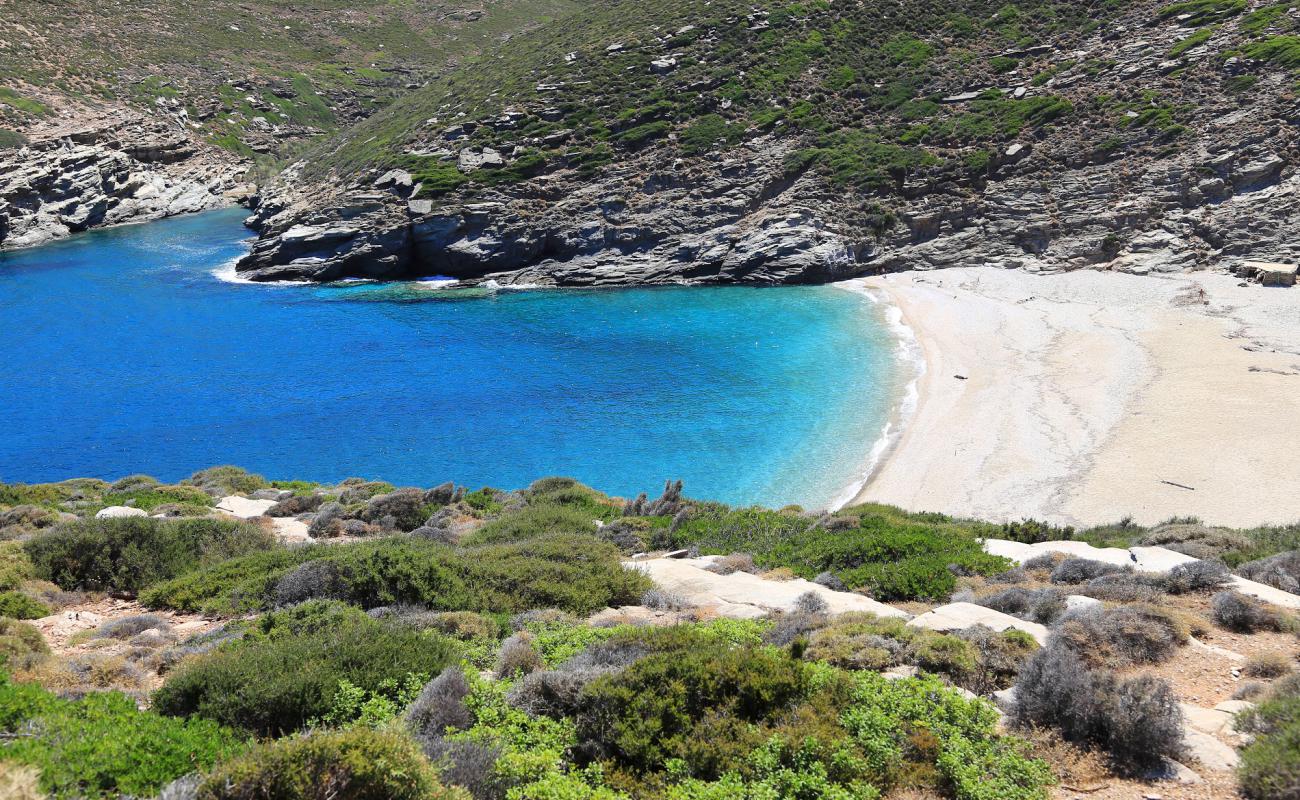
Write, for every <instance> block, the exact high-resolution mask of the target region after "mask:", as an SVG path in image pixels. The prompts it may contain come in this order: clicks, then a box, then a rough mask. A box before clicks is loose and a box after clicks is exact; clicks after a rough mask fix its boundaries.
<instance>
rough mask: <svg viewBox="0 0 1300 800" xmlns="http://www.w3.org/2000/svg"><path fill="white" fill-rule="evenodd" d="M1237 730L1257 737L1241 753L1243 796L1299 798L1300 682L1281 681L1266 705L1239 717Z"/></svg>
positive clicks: (1280, 799)
mask: <svg viewBox="0 0 1300 800" xmlns="http://www.w3.org/2000/svg"><path fill="white" fill-rule="evenodd" d="M1237 730H1239V731H1242V732H1243V733H1247V734H1250V735H1251V736H1253V737H1254V739H1253V741H1252V742H1251V744H1249V745H1248V746H1247V747H1246V748H1245V749H1243V750H1242V751H1241V766H1240V767H1239V768H1238V771H1237V779H1238V783H1239V785H1240V791H1241V794H1242V795H1243V796H1245V797H1247V798H1249V800H1297V798H1300V680H1296V679H1295V678H1294V677H1293V678H1288V679H1285V680H1283V681H1280V682H1279V683H1278V685H1276V686H1275V687H1274V690H1273V692H1272V694H1271V695H1270V696H1269V697H1268V698H1267V699H1266V700H1265V701H1264V702H1262V703H1260V704H1259V705H1258V706H1256V707H1255V708H1252V709H1249V710H1247V711H1244V712H1242V713H1241V714H1239V715H1238V716H1237Z"/></svg>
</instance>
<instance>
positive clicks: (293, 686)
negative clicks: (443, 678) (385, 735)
mask: <svg viewBox="0 0 1300 800" xmlns="http://www.w3.org/2000/svg"><path fill="white" fill-rule="evenodd" d="M336 609H337V606H336V605H335V604H316V605H315V606H314V607H313V608H309V609H307V610H306V611H304V612H295V613H296V614H297V616H293V615H292V614H291V615H290V616H289V617H286V616H284V615H281V616H279V617H276V616H271V615H269V616H270V619H269V620H267V619H264V620H262V621H261V622H260V624H259V626H255V627H254V633H255V634H256V635H253V636H250V637H247V638H246V639H244V640H240V641H234V642H230V643H228V644H225V645H223V646H221V647H220V648H219V649H217V650H215V651H213V652H211V653H207V654H204V655H200V656H196V657H194V658H192V659H190V660H188V661H185V662H183V663H182V664H181V665H180V666H179V667H178V668H177V669H176V670H175V671H173V672H172V673H170V674H169V675H168V677H167V681H166V683H164V684H163V686H162V688H160V689H159V690H158V691H157V692H156V693H155V694H154V707H155V708H156V709H158V711H160V712H162V713H164V714H171V715H176V716H183V715H190V714H197V715H199V716H202V717H206V718H208V719H212V720H216V721H218V722H221V723H222V724H225V725H230V726H232V727H235V728H241V729H244V730H248V731H253V732H255V733H258V734H259V735H263V736H267V735H282V734H285V733H290V732H292V731H295V730H298V729H300V728H302V727H303V726H304V725H306V724H307V722H308V721H309V720H311V719H313V718H319V717H324V716H325V715H327V714H328V713H329V712H330V710H331V709H332V708H333V706H334V699H335V695H336V694H337V692H338V691H339V687H340V685H341V684H342V683H343V682H344V681H346V682H347V683H348V684H350V685H351V686H353V687H356V688H358V689H360V690H361V691H363V692H372V693H373V692H381V693H382V692H389V693H391V694H392V695H393V698H392V699H395V698H396V695H397V693H398V692H399V691H400V689H401V686H400V682H401V681H403V680H405V679H406V678H407V677H408V676H409V675H412V674H416V675H434V674H437V673H438V672H440V671H441V670H442V668H443V667H445V666H446V665H447V664H448V663H450V662H451V661H452V659H453V658H454V655H455V650H454V648H453V646H452V644H451V643H450V642H449V641H448V640H446V639H444V638H443V637H440V636H436V635H432V634H429V633H421V632H418V631H414V630H412V629H410V628H406V627H403V626H398V625H391V624H386V623H383V622H379V621H376V620H373V619H370V618H369V617H366V616H365V615H364V614H361V613H360V612H356V611H355V610H352V611H351V612H349V611H345V610H336ZM326 621H328V624H325V622H326Z"/></svg>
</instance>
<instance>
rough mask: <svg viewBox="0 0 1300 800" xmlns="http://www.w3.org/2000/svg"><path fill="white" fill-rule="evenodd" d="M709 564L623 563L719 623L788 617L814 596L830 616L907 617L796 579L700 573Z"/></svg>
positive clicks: (670, 560) (707, 561)
mask: <svg viewBox="0 0 1300 800" xmlns="http://www.w3.org/2000/svg"><path fill="white" fill-rule="evenodd" d="M710 563H712V559H707V558H705V559H678V558H651V559H645V560H643V561H632V562H624V565H625V566H627V567H628V568H629V569H635V570H640V571H641V572H644V573H645V574H646V575H647V576H649V578H650V579H651V580H653V581H654V582H655V585H657V586H658V587H659V588H661V589H663V590H664V591H667V592H671V593H673V594H676V595H680V596H681V597H682V598H684V599H685V600H687V601H688V602H690V603H693V604H695V605H696V606H700V607H712V608H714V610H716V611H717V613H718V614H719V615H721V616H724V617H733V618H737V619H752V618H755V617H761V616H764V615H765V614H767V613H769V612H772V611H791V610H793V609H794V606H795V601H796V600H798V599H799V596H800V595H802V594H805V593H807V592H813V593H814V594H816V595H818V596H819V597H821V598H822V599H823V600H825V601H826V605H827V607H828V608H829V609H830V613H832V614H843V613H845V612H846V611H867V612H870V613H872V614H876V615H878V616H882V617H906V616H908V615H907V612H905V611H900V610H899V609H897V608H894V607H893V606H887V605H885V604H884V603H880V602H877V601H875V600H872V599H871V598H870V597H865V596H863V595H860V594H854V593H852V592H837V591H834V590H832V589H827V588H826V587H825V586H821V585H820V584H816V583H813V582H812V581H806V580H803V579H802V578H796V579H794V580H789V581H770V580H764V579H763V578H760V577H758V576H757V575H751V574H749V573H748V572H733V573H732V574H730V575H718V574H716V573H713V572H709V571H708V570H706V569H704V567H705V566H708V564H710Z"/></svg>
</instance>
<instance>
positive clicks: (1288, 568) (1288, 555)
mask: <svg viewBox="0 0 1300 800" xmlns="http://www.w3.org/2000/svg"><path fill="white" fill-rule="evenodd" d="M1237 574H1238V575H1240V576H1241V577H1243V578H1245V579H1247V580H1252V581H1257V582H1259V583H1263V584H1267V585H1269V586H1272V587H1274V588H1275V589H1281V590H1282V591H1284V592H1291V593H1292V594H1300V550H1289V551H1287V552H1285V553H1278V554H1277V555H1272V556H1269V557H1267V558H1260V559H1256V560H1254V561H1247V562H1246V563H1245V564H1242V565H1240V566H1238V567H1237Z"/></svg>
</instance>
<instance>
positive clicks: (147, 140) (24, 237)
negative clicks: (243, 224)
mask: <svg viewBox="0 0 1300 800" xmlns="http://www.w3.org/2000/svg"><path fill="white" fill-rule="evenodd" d="M26 138H27V141H26V143H25V144H23V146H21V147H18V148H10V149H3V148H0V247H5V248H10V247H27V246H31V245H38V244H43V243H45V242H48V241H51V240H54V239H58V238H60V237H64V236H68V235H69V234H73V233H79V232H81V231H85V230H89V229H91V228H96V227H102V226H106V225H114V224H119V223H125V222H144V221H147V220H152V219H160V218H162V217H170V216H174V215H176V214H184V213H189V212H194V211H204V210H207V209H210V208H218V207H221V206H226V205H231V204H234V203H238V202H243V203H247V202H248V201H249V200H250V198H251V197H253V196H254V194H255V192H256V187H255V186H253V185H252V184H250V183H247V182H246V181H245V175H246V173H247V172H248V166H249V164H248V162H246V161H244V160H243V159H240V158H236V157H232V155H231V154H230V153H227V152H225V151H222V150H220V149H218V148H216V147H213V146H212V145H210V144H207V143H205V142H203V141H202V140H200V139H199V138H198V137H196V136H195V135H194V134H193V132H192V131H189V130H187V129H186V128H184V127H183V126H182V125H179V124H177V122H176V120H175V119H174V118H172V117H170V116H148V115H145V114H142V113H139V112H136V111H134V110H131V109H129V108H125V107H122V106H111V107H108V108H100V109H97V110H93V111H92V110H80V111H79V112H76V113H73V114H69V116H66V117H63V116H60V117H58V118H56V120H54V121H51V122H47V123H44V124H41V125H38V126H34V127H33V128H31V129H30V130H29V132H28V135H27V137H26Z"/></svg>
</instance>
